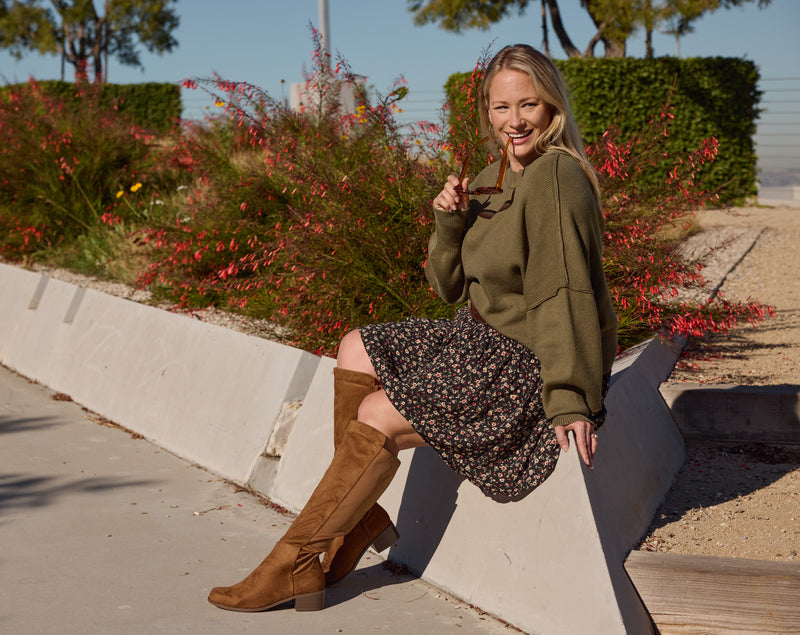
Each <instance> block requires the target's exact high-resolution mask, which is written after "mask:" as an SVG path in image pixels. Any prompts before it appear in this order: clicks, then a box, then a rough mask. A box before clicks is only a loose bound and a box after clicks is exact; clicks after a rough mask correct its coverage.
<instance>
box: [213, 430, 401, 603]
mask: <svg viewBox="0 0 800 635" xmlns="http://www.w3.org/2000/svg"><path fill="white" fill-rule="evenodd" d="M385 442H386V437H385V436H384V435H383V434H382V433H381V432H379V431H378V430H375V429H374V428H372V427H370V426H368V425H366V424H363V423H361V422H360V421H355V420H354V421H352V422H351V423H350V425H349V426H348V428H347V430H346V433H345V435H344V438H343V439H342V441H341V443H340V445H339V447H338V448H337V449H336V452H335V453H334V455H333V460H332V461H331V464H330V466H329V467H328V469H327V471H326V472H325V474H324V476H323V477H322V480H321V481H320V483H319V485H317V488H316V489H315V490H314V492H313V493H312V494H311V497H310V498H309V499H308V502H307V503H306V505H305V507H304V508H303V511H301V512H300V514H299V515H298V516H297V518H296V519H295V521H294V522H293V523H292V525H291V527H289V529H288V531H287V532H286V534H285V535H284V536H283V538H281V539H280V540H279V541H278V544H276V545H275V548H274V549H273V550H272V552H270V554H269V555H268V556H267V557H266V558H265V559H264V561H263V562H262V563H261V564H260V565H259V566H258V567H257V568H256V569H255V570H254V571H253V572H252V573H250V575H248V576H247V577H246V578H245V579H244V580H242V581H241V582H239V583H238V584H234V585H233V586H229V587H216V588H214V589H212V590H211V593H210V594H209V596H208V601H209V602H211V603H212V604H213V605H215V606H218V607H219V608H222V609H228V610H231V611H248V612H252V611H265V610H267V609H269V608H272V607H274V606H277V605H279V604H283V603H284V602H288V601H289V600H294V601H295V605H294V607H295V610H298V611H317V610H319V609H322V608H324V606H325V574H324V572H323V570H322V565H321V563H320V561H319V556H320V554H322V553H324V552H325V551H327V550H328V549H329V548H330V545H331V543H332V542H333V541H334V540H336V539H337V538H338V537H340V536H343V535H345V534H347V533H348V532H350V531H351V530H352V529H353V527H355V525H356V524H357V523H358V521H359V519H361V518H362V517H363V516H364V514H365V513H366V512H367V510H369V509H370V508H371V507H372V505H373V504H374V503H375V501H376V500H377V499H378V497H379V496H380V495H381V494H382V493H383V491H384V490H385V489H386V487H387V486H388V485H389V483H390V482H391V480H392V477H393V476H394V474H395V472H396V471H397V468H398V466H399V465H400V461H399V460H398V459H397V457H396V456H395V455H394V454H392V453H391V452H389V451H388V450H386V449H385V448H384V443H385Z"/></svg>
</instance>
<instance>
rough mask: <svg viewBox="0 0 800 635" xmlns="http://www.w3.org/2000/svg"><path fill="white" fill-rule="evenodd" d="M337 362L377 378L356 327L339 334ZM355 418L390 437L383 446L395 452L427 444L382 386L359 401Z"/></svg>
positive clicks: (340, 365) (343, 366)
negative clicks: (385, 445) (340, 335)
mask: <svg viewBox="0 0 800 635" xmlns="http://www.w3.org/2000/svg"><path fill="white" fill-rule="evenodd" d="M336 363H337V365H338V366H339V367H340V368H346V369H348V370H357V371H360V372H362V373H368V374H370V375H372V376H373V377H375V378H376V379H377V378H378V375H377V373H376V372H375V368H374V367H373V366H372V362H371V361H370V359H369V355H367V351H366V349H365V348H364V343H363V342H362V340H361V333H360V332H359V331H358V330H355V331H350V332H349V333H348V334H347V335H345V336H344V337H343V338H342V341H341V344H340V345H339V355H338V356H337V358H336ZM358 420H359V421H361V422H362V423H366V424H367V425H368V426H370V427H372V428H375V429H376V430H379V431H381V432H382V433H383V434H384V435H385V436H386V438H387V439H388V440H389V443H388V444H387V448H386V449H388V450H390V451H392V452H394V453H395V454H397V452H399V451H400V450H407V449H410V448H418V447H420V446H422V445H426V443H425V440H424V439H423V438H422V437H421V436H420V435H419V433H417V432H416V431H415V430H414V428H412V427H411V424H410V423H409V422H408V421H406V420H405V419H404V418H403V416H402V415H401V414H400V413H399V412H398V411H397V409H396V408H395V407H394V406H393V405H392V402H391V401H389V398H388V397H387V396H386V393H385V392H384V391H383V390H378V391H376V392H374V393H371V394H370V395H367V397H366V398H365V399H364V401H362V402H361V406H359V409H358Z"/></svg>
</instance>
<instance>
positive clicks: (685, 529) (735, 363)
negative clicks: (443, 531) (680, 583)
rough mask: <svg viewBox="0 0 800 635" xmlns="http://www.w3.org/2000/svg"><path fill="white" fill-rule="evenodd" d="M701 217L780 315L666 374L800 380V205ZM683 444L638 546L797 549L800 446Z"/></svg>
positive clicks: (737, 292) (767, 553)
mask: <svg viewBox="0 0 800 635" xmlns="http://www.w3.org/2000/svg"><path fill="white" fill-rule="evenodd" d="M697 218H698V222H699V225H700V227H701V232H700V233H699V234H698V235H696V236H695V237H692V238H691V239H690V240H689V241H687V244H686V245H684V248H685V250H686V253H687V255H689V256H691V255H695V256H697V255H701V256H704V258H703V260H704V262H706V263H707V267H706V269H705V270H704V275H705V277H706V278H707V279H708V280H709V281H711V285H710V286H711V288H712V290H716V288H717V287H718V286H719V289H718V291H719V293H722V294H723V295H724V296H725V297H727V298H729V299H732V300H745V299H748V298H751V299H755V300H758V301H760V302H762V303H764V304H768V305H771V306H772V307H773V308H774V310H775V316H774V317H773V318H771V319H768V320H766V321H764V322H762V323H759V324H757V325H755V326H750V325H743V326H741V327H739V328H737V329H736V330H734V331H733V332H732V333H729V334H727V335H710V336H708V337H706V338H703V339H702V340H699V341H695V342H691V343H690V345H689V346H688V347H687V349H686V351H685V353H684V355H683V356H682V358H681V360H680V361H679V362H678V364H677V366H676V368H675V371H674V372H673V373H672V375H671V376H670V378H669V382H670V383H682V382H691V383H704V384H712V385H715V384H742V385H777V384H790V385H798V384H800V284H798V281H797V275H798V271H800V267H798V264H800V208H791V207H775V208H771V207H770V208H765V207H762V208H738V209H735V210H730V211H719V210H712V211H705V212H702V213H700V214H698V217H697ZM750 244H752V247H751V248H750V249H749V250H747V249H746V246H749V245H750ZM745 252H746V253H745ZM40 271H41V272H42V273H45V274H47V275H49V276H51V277H53V278H57V279H61V280H64V281H66V282H70V283H72V284H78V285H82V286H84V287H86V288H93V289H97V290H100V291H103V292H105V293H110V294H113V295H117V296H120V297H124V298H127V299H130V300H133V301H138V302H148V301H149V296H148V294H147V293H145V292H141V291H134V290H133V289H131V288H129V287H126V286H125V285H121V284H117V283H112V282H107V281H98V280H95V279H92V278H88V277H86V276H80V275H77V274H73V273H70V272H66V271H61V270H51V269H40ZM161 308H165V309H169V308H170V307H168V306H162V307H161ZM189 314H190V315H192V316H193V317H195V318H197V319H200V320H203V321H206V322H210V323H213V324H217V325H219V326H224V327H226V328H231V329H235V330H239V331H242V332H245V333H248V334H250V335H256V336H259V337H266V338H271V339H278V340H280V333H277V332H276V331H275V329H274V328H273V327H272V325H271V324H270V323H269V322H267V321H266V320H247V319H244V318H242V317H239V316H235V315H232V314H230V313H226V312H224V311H217V310H214V309H210V310H202V311H192V312H190V313H189ZM686 450H687V459H686V463H685V464H684V467H683V468H682V469H681V471H680V472H679V474H678V475H677V477H676V480H675V484H674V486H673V488H672V489H671V491H670V492H669V493H668V495H667V497H666V499H665V501H664V503H663V504H662V505H661V508H660V509H659V511H658V513H657V514H656V518H655V520H654V521H653V524H652V526H651V528H650V530H649V532H648V535H647V536H646V537H645V538H644V540H643V542H642V544H641V545H640V547H639V548H640V549H645V550H649V551H669V552H675V553H682V554H704V555H715V556H730V557H740V558H754V559H759V560H780V561H791V560H795V559H797V558H798V552H800V446H765V445H760V444H747V445H741V444H739V445H736V444H723V443H691V444H688V445H687V449H686Z"/></svg>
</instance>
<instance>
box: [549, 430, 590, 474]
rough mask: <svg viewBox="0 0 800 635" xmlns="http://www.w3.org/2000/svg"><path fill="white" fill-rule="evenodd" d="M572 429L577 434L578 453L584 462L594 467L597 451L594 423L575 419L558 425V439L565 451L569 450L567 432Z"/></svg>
mask: <svg viewBox="0 0 800 635" xmlns="http://www.w3.org/2000/svg"><path fill="white" fill-rule="evenodd" d="M570 430H571V431H572V432H573V433H574V434H575V445H577V446H578V454H580V455H581V458H582V459H583V462H584V463H586V465H587V466H588V467H589V469H592V468H594V453H595V452H596V451H597V435H596V434H595V433H594V425H593V424H592V423H590V422H589V421H574V422H572V423H570V424H569V425H566V426H556V440H557V441H558V445H560V446H561V449H562V450H563V451H564V452H566V451H567V450H569V437H568V436H567V432H569V431H570Z"/></svg>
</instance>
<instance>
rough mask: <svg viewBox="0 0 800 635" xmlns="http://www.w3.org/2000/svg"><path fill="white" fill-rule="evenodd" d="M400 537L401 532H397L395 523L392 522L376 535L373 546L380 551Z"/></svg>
mask: <svg viewBox="0 0 800 635" xmlns="http://www.w3.org/2000/svg"><path fill="white" fill-rule="evenodd" d="M398 538H400V534H399V533H398V532H397V529H396V528H395V526H394V524H393V523H390V524H389V526H388V527H387V528H386V529H384V530H383V531H382V532H381V533H379V534H378V535H377V536H376V537H375V540H373V541H372V548H373V549H375V551H377V552H378V553H380V552H381V551H385V550H386V549H388V548H389V547H391V546H392V545H393V544H394V543H396V542H397V539H398Z"/></svg>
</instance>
